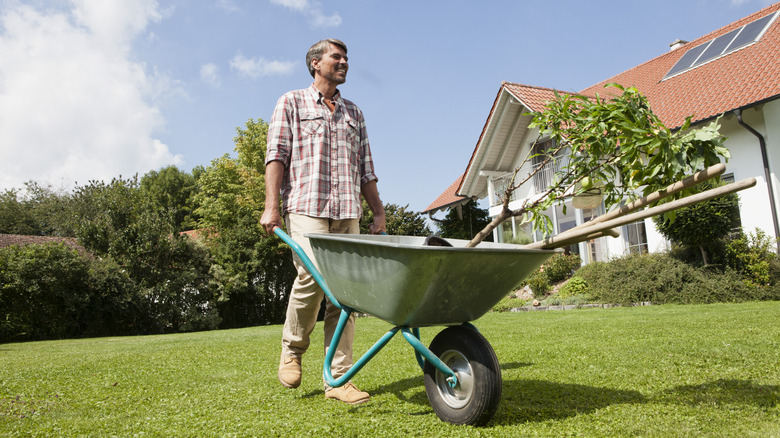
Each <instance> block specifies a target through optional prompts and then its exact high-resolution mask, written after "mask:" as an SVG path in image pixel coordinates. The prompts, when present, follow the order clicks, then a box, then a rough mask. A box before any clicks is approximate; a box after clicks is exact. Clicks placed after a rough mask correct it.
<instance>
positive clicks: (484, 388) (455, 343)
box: [424, 326, 501, 426]
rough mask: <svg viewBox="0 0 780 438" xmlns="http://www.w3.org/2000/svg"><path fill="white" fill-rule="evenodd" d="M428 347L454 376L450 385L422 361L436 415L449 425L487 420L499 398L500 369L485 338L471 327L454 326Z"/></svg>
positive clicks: (438, 336) (440, 374) (473, 423)
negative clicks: (455, 376) (452, 383)
mask: <svg viewBox="0 0 780 438" xmlns="http://www.w3.org/2000/svg"><path fill="white" fill-rule="evenodd" d="M429 348H430V350H431V352H433V354H435V355H436V356H437V357H439V359H441V360H442V362H444V363H445V364H446V365H447V366H448V367H450V369H452V370H453V371H454V372H455V374H456V375H457V377H458V384H457V385H456V386H455V387H454V388H453V387H450V385H449V382H447V376H446V375H445V374H444V373H442V372H441V371H439V370H438V369H437V368H436V367H434V366H433V365H432V364H431V363H430V362H426V363H425V369H424V372H425V392H426V393H427V395H428V400H429V401H430V403H431V406H432V407H433V411H434V412H436V415H438V416H439V418H441V419H442V420H443V421H447V422H449V423H453V424H467V425H475V426H481V425H484V424H486V423H487V422H488V421H490V419H491V418H493V414H495V413H496V409H497V408H498V403H499V401H500V400H501V368H500V367H499V365H498V358H497V357H496V353H495V352H494V351H493V348H492V347H491V346H490V343H489V342H488V341H487V339H485V337H484V336H482V335H481V334H480V333H479V332H477V331H476V330H474V329H473V328H470V327H467V326H454V327H449V328H446V329H444V330H443V331H441V332H440V333H439V334H438V335H436V337H435V338H433V341H432V342H431V345H430V347H429Z"/></svg>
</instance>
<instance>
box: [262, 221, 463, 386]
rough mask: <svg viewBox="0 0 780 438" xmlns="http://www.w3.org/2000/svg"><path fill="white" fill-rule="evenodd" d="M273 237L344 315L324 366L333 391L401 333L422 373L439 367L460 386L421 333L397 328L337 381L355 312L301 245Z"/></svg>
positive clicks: (278, 231)
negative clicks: (340, 351) (337, 361)
mask: <svg viewBox="0 0 780 438" xmlns="http://www.w3.org/2000/svg"><path fill="white" fill-rule="evenodd" d="M274 233H275V234H276V235H277V236H279V238H280V239H282V241H284V243H286V244H287V245H289V246H290V248H292V250H293V251H295V254H297V255H298V257H300V259H301V261H302V262H303V265H304V266H305V267H306V269H307V270H308V271H309V272H310V273H311V275H312V277H313V278H314V281H316V282H317V284H319V285H320V287H321V288H322V291H323V292H324V293H325V296H326V297H328V300H330V302H331V304H333V305H334V306H336V307H337V308H339V309H341V315H340V316H339V322H338V324H336V330H335V332H334V333H333V339H332V340H331V343H330V348H328V353H327V354H326V355H325V362H324V364H323V366H322V375H323V377H324V379H325V383H327V384H328V385H330V386H332V387H334V388H335V387H339V386H342V385H344V384H346V383H347V382H349V380H350V379H351V378H352V377H353V376H354V375H355V374H357V372H358V371H360V370H361V369H362V368H363V366H365V365H366V363H368V361H370V360H371V359H372V358H373V357H374V356H376V355H377V353H379V351H380V350H381V349H382V348H384V346H385V345H387V343H388V342H390V340H391V339H393V337H394V336H395V335H396V334H397V333H398V332H399V331H400V332H401V333H402V334H403V336H404V338H405V339H406V341H407V342H408V343H409V345H411V346H412V348H413V349H414V353H415V357H416V358H417V363H418V365H420V368H421V369H425V362H426V361H427V362H430V363H431V365H433V366H434V367H436V369H437V370H439V371H441V372H442V373H443V374H444V375H445V376H447V383H448V384H449V386H450V387H452V388H454V387H456V386H457V385H458V376H457V375H456V374H455V372H454V371H452V369H451V368H450V367H448V366H447V365H446V364H445V363H444V362H442V360H441V359H439V358H438V357H436V355H435V354H433V352H431V350H430V349H428V347H426V346H425V344H423V343H422V342H421V341H420V329H419V328H418V327H404V326H395V327H393V328H392V329H390V330H389V331H388V332H387V333H385V335H384V336H382V337H381V338H379V340H378V341H377V342H376V343H375V344H374V345H373V346H372V347H371V348H369V350H368V351H367V352H366V353H364V354H363V356H361V357H360V359H358V360H357V361H356V362H355V363H354V364H353V365H352V367H351V368H350V369H349V370H348V371H347V372H346V373H344V375H342V376H340V377H339V378H338V379H336V378H334V377H333V374H332V373H331V371H330V367H331V364H332V363H333V356H334V354H335V352H336V347H337V346H338V344H339V342H340V341H341V335H342V334H343V333H344V328H345V327H346V324H347V321H348V320H349V317H350V315H352V313H353V312H354V310H353V309H351V308H349V307H348V306H346V305H344V304H342V303H340V302H339V301H338V300H337V299H336V297H335V296H333V293H332V292H331V291H330V288H328V285H327V283H325V279H324V278H323V277H322V274H321V273H320V271H319V270H317V267H316V266H314V263H313V262H312V261H311V259H310V258H309V256H307V255H306V253H305V252H304V251H303V248H301V246H300V245H298V243H297V242H295V240H293V239H292V238H291V237H290V236H289V235H288V234H287V233H285V232H284V231H283V230H282V229H281V228H275V229H274ZM466 324H467V325H469V326H470V327H472V328H473V329H474V330H476V327H474V326H473V325H472V324H469V323H466Z"/></svg>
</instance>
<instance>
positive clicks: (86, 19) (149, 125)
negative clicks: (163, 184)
mask: <svg viewBox="0 0 780 438" xmlns="http://www.w3.org/2000/svg"><path fill="white" fill-rule="evenodd" d="M161 17H162V15H161V13H160V12H159V11H158V8H157V3H156V2H155V1H153V0H148V1H138V0H124V1H118V0H112V1H110V2H106V1H103V0H74V1H72V10H70V11H65V12H63V11H60V12H52V11H51V10H46V11H43V10H36V9H34V8H33V7H31V6H26V5H22V4H19V3H15V2H14V3H11V4H10V6H9V7H7V8H6V10H4V11H3V12H0V53H2V58H3V60H2V62H0V126H2V129H0V189H6V188H11V187H20V186H21V183H22V182H24V181H27V180H35V181H39V182H51V183H56V182H61V183H63V184H65V185H72V184H73V183H74V182H76V181H77V182H78V183H79V184H85V183H86V182H87V181H88V180H90V179H98V180H107V179H111V178H113V177H117V176H119V175H122V176H125V177H129V176H131V175H133V174H135V173H141V174H143V173H145V172H146V171H148V170H150V169H155V168H159V167H161V166H164V165H168V164H181V163H182V159H181V157H180V156H177V155H173V154H172V153H171V152H170V150H169V149H168V147H167V146H166V145H165V144H163V143H162V142H160V140H158V139H156V138H154V133H155V132H156V131H157V130H159V129H161V128H162V125H163V118H162V115H161V113H160V110H159V109H158V108H157V107H156V106H155V105H154V104H153V102H154V99H156V98H161V97H164V96H168V95H170V94H171V93H175V92H176V90H177V87H178V82H177V81H174V80H171V79H170V78H168V77H166V76H165V75H161V74H159V73H157V72H156V71H153V72H152V73H147V71H146V67H145V65H143V64H141V63H139V62H137V61H134V60H132V53H131V45H130V44H131V42H132V41H133V39H134V38H136V37H138V36H139V34H141V33H142V32H143V31H144V29H145V28H146V26H147V25H148V24H149V23H150V22H153V21H157V20H160V19H161Z"/></svg>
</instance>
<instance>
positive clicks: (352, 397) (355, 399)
mask: <svg viewBox="0 0 780 438" xmlns="http://www.w3.org/2000/svg"><path fill="white" fill-rule="evenodd" d="M325 398H332V399H335V400H339V401H343V402H344V403H347V404H350V405H356V404H358V403H365V402H367V401H369V400H370V399H371V396H369V395H368V393H367V392H363V391H361V390H359V389H357V387H356V386H355V385H354V384H352V382H348V383H347V384H346V385H344V386H340V387H338V388H331V389H329V390H327V391H325Z"/></svg>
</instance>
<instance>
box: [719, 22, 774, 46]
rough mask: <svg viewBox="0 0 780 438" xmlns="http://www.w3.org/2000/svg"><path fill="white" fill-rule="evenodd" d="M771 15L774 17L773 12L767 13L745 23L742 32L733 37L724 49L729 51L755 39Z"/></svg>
mask: <svg viewBox="0 0 780 438" xmlns="http://www.w3.org/2000/svg"><path fill="white" fill-rule="evenodd" d="M772 17H774V14H770V15H767V16H766V17H763V18H759V19H758V20H756V21H754V22H752V23H749V24H746V25H745V27H744V28H743V29H742V32H741V33H740V34H739V35H737V37H736V38H734V41H732V42H731V45H730V46H729V47H728V49H726V50H727V51H729V52H730V51H732V50H736V49H738V48H740V47H742V46H745V45H747V44H750V43H752V42H753V41H755V40H756V39H757V38H758V36H759V35H761V32H762V31H763V30H764V28H765V27H766V25H767V24H769V22H770V21H771V20H772Z"/></svg>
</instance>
